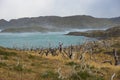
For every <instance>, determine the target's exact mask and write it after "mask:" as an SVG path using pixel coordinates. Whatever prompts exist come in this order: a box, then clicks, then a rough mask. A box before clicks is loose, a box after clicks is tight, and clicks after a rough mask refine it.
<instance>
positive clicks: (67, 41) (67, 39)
mask: <svg viewBox="0 0 120 80" xmlns="http://www.w3.org/2000/svg"><path fill="white" fill-rule="evenodd" d="M87 39H89V38H87V37H84V36H69V35H64V34H63V33H57V32H53V33H39V32H34V33H0V46H3V47H7V48H21V49H24V48H48V47H58V45H59V42H61V43H63V46H64V47H66V46H70V45H78V44H83V43H84V42H85V41H86V40H87ZM91 40H92V39H91Z"/></svg>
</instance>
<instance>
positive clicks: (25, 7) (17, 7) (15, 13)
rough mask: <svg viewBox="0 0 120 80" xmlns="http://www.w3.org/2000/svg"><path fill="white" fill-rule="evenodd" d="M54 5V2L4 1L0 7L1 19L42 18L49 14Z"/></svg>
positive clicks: (37, 0)
mask: <svg viewBox="0 0 120 80" xmlns="http://www.w3.org/2000/svg"><path fill="white" fill-rule="evenodd" d="M0 2H1V1H0ZM53 4H54V0H4V1H3V2H2V3H1V5H0V18H5V19H6V18H7V19H11V18H19V17H27V16H40V15H42V14H45V13H47V12H49V11H50V10H51V9H52V7H53Z"/></svg>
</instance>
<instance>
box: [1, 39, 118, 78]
mask: <svg viewBox="0 0 120 80" xmlns="http://www.w3.org/2000/svg"><path fill="white" fill-rule="evenodd" d="M119 40H120V37H117V38H109V39H107V40H101V41H95V42H87V43H85V44H83V45H77V46H70V47H67V48H64V49H63V50H62V52H60V51H59V49H52V50H51V49H39V50H38V49H36V50H15V49H7V48H3V47H0V80H119V79H120V66H119V64H117V65H115V56H114V52H113V49H115V50H116V53H117V55H118V56H120V41H119ZM47 52H48V54H47V55H46V53H47ZM55 54H57V55H55Z"/></svg>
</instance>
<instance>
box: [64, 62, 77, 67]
mask: <svg viewBox="0 0 120 80" xmlns="http://www.w3.org/2000/svg"><path fill="white" fill-rule="evenodd" d="M66 65H69V66H73V65H77V63H75V62H73V61H72V62H68V63H66Z"/></svg>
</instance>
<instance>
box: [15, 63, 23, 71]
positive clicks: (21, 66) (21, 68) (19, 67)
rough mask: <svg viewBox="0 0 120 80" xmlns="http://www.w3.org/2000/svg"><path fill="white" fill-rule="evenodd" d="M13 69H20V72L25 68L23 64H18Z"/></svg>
mask: <svg viewBox="0 0 120 80" xmlns="http://www.w3.org/2000/svg"><path fill="white" fill-rule="evenodd" d="M13 69H14V70H15V71H20V72H21V71H23V70H24V69H23V65H21V64H19V65H17V66H14V67H13Z"/></svg>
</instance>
